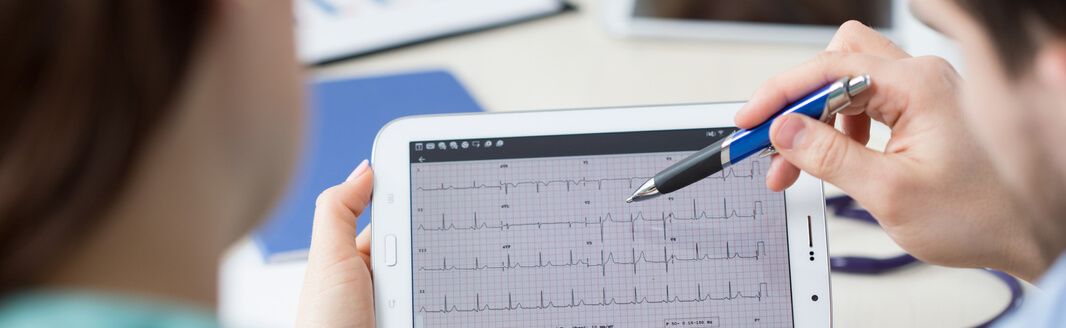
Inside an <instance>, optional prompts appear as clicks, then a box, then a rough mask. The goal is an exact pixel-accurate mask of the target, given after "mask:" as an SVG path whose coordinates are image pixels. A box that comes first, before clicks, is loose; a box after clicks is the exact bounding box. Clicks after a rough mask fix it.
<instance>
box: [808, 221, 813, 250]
mask: <svg viewBox="0 0 1066 328" xmlns="http://www.w3.org/2000/svg"><path fill="white" fill-rule="evenodd" d="M807 246H808V247H810V248H814V238H813V237H812V236H811V216H810V215H808V216H807Z"/></svg>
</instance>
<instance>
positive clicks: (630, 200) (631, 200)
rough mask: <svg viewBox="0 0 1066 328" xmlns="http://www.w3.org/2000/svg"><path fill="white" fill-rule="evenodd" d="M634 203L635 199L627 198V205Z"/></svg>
mask: <svg viewBox="0 0 1066 328" xmlns="http://www.w3.org/2000/svg"><path fill="white" fill-rule="evenodd" d="M632 202H633V197H632V196H630V197H629V198H626V204H629V203H632Z"/></svg>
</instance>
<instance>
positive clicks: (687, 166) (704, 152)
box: [655, 140, 725, 194]
mask: <svg viewBox="0 0 1066 328" xmlns="http://www.w3.org/2000/svg"><path fill="white" fill-rule="evenodd" d="M724 141H725V140H719V141H718V142H715V143H714V144H711V145H710V146H707V147H705V148H703V149H700V150H698V151H696V152H695V153H693V154H692V155H689V156H688V157H685V158H684V159H682V160H680V161H678V162H677V163H674V165H670V167H667V168H666V169H664V170H662V171H661V172H659V174H656V175H655V188H656V189H658V190H659V193H663V194H666V193H670V192H673V191H676V190H678V189H681V188H684V187H686V186H688V185H690V184H693V183H695V182H697V181H700V180H703V178H706V177H708V176H710V175H711V174H715V173H718V172H719V171H721V170H722V169H723V168H724V166H725V165H723V162H722V142H724Z"/></svg>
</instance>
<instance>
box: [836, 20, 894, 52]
mask: <svg viewBox="0 0 1066 328" xmlns="http://www.w3.org/2000/svg"><path fill="white" fill-rule="evenodd" d="M825 50H828V51H841V52H854V53H864V54H868V55H873V56H877V57H881V58H885V59H902V58H907V57H910V56H911V55H910V54H908V53H907V52H906V51H903V49H902V48H900V47H899V46H897V45H896V44H895V43H893V42H892V40H889V39H888V38H886V37H885V36H884V35H883V34H881V33H879V32H877V31H876V30H874V29H872V28H870V27H869V26H866V25H863V24H862V23H860V22H858V21H854V20H852V21H847V22H844V24H841V25H840V28H839V29H837V32H836V34H834V35H833V39H832V40H830V41H829V45H828V46H826V47H825Z"/></svg>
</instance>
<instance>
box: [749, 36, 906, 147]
mask: <svg viewBox="0 0 1066 328" xmlns="http://www.w3.org/2000/svg"><path fill="white" fill-rule="evenodd" d="M886 63H887V61H886V60H885V59H883V58H879V57H876V56H871V55H865V54H851V53H843V52H823V53H820V54H819V55H818V56H817V57H815V58H814V59H812V60H810V61H807V62H806V63H803V64H801V65H800V66H797V67H796V68H793V69H791V70H789V71H787V72H785V73H782V74H781V75H778V76H776V77H774V78H772V79H770V80H768V81H766V82H765V83H764V84H763V85H762V86H761V87H759V90H758V91H756V92H755V94H754V95H752V97H751V100H750V101H748V103H747V104H745V105H744V108H742V109H741V110H740V111H739V112H737V116H736V117H735V118H734V121H735V123H736V124H737V126H738V127H741V128H745V129H750V128H753V127H755V126H756V125H758V124H760V123H762V122H764V121H766V119H768V118H769V117H771V116H773V115H774V114H776V113H777V112H778V111H779V110H781V109H782V108H784V107H785V106H787V105H788V104H790V103H792V102H794V101H797V100H799V99H801V98H803V97H805V96H807V95H808V94H810V93H811V92H814V91H815V90H817V89H818V88H821V87H822V86H824V85H826V84H828V83H829V82H832V81H836V80H837V79H839V78H841V77H844V76H858V75H861V74H867V73H869V74H871V75H872V76H875V77H874V79H875V82H874V83H872V84H871V85H870V88H869V89H867V90H866V91H864V92H863V93H862V94H860V95H858V96H857V97H856V99H854V102H855V103H856V105H858V104H865V103H866V102H867V101H868V99H869V97H871V96H872V95H873V94H876V93H877V92H878V89H879V87H878V86H879V85H880V84H879V83H877V82H876V81H878V77H880V76H882V75H883V74H879V73H880V72H881V71H883V70H884V68H883V67H884V66H885V64H886Z"/></svg>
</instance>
